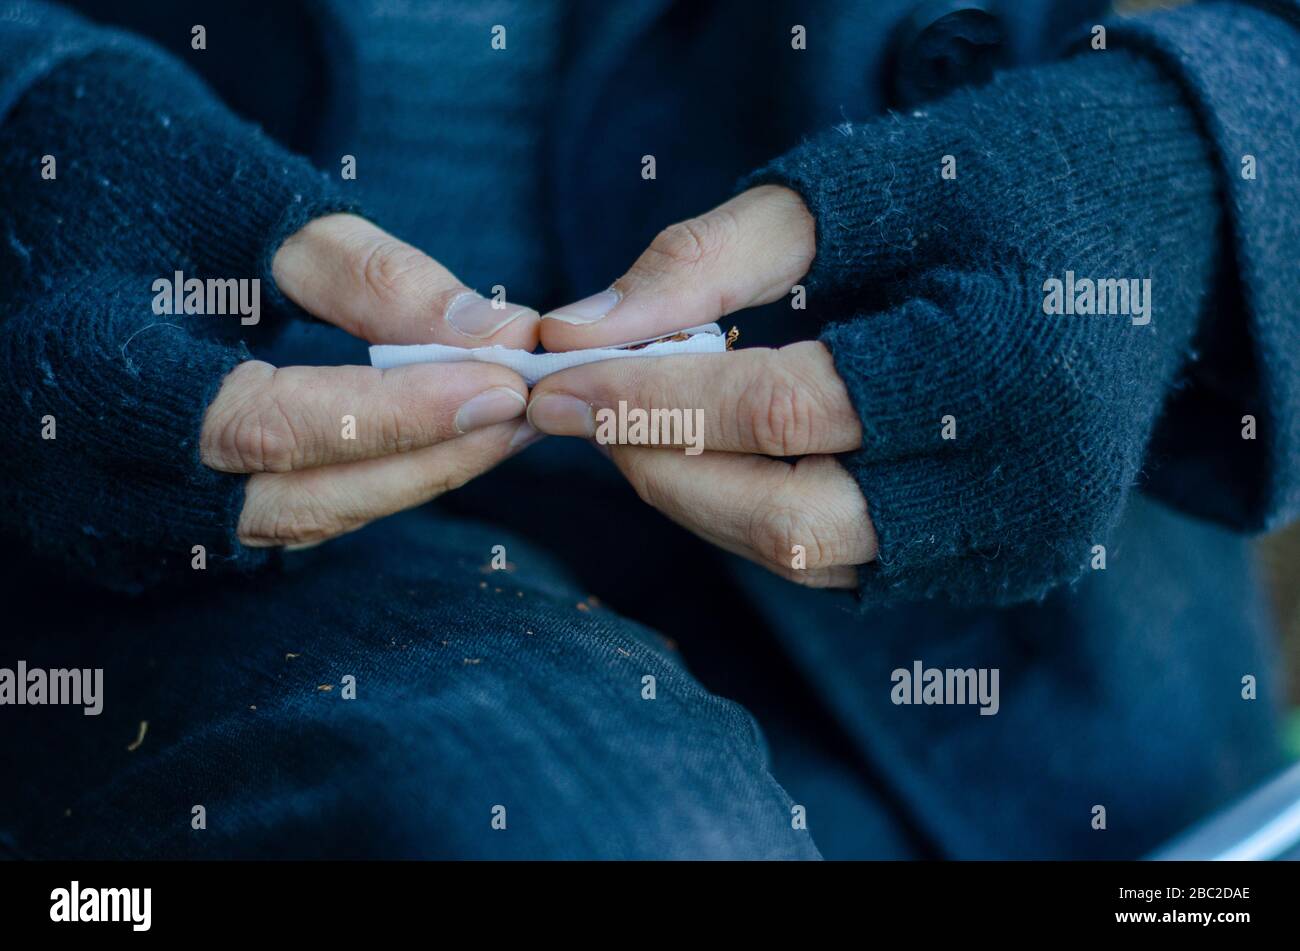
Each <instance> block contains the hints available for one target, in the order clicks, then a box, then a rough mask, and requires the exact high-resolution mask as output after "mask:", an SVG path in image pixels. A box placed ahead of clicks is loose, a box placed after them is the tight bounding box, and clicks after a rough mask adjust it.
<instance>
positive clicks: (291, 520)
mask: <svg viewBox="0 0 1300 951" xmlns="http://www.w3.org/2000/svg"><path fill="white" fill-rule="evenodd" d="M255 478H257V477H255ZM285 495H289V493H287V492H277V491H275V490H274V489H272V490H270V492H268V493H265V494H264V495H263V499H264V501H263V504H261V505H259V506H257V507H256V509H254V510H252V511H250V510H249V509H245V513H244V518H243V520H242V521H241V525H240V530H239V536H240V540H241V541H242V542H244V544H254V545H259V546H272V545H304V544H311V543H313V542H321V541H325V540H326V539H328V538H332V537H334V536H335V535H337V534H339V533H340V532H341V531H343V528H344V526H343V525H342V524H341V521H340V519H339V517H338V515H337V513H335V512H334V511H333V508H332V507H331V506H330V505H328V504H327V503H326V502H325V501H324V500H323V499H322V498H320V497H319V496H317V495H316V494H314V493H311V492H296V493H293V494H292V497H291V498H285V497H284V496H285Z"/></svg>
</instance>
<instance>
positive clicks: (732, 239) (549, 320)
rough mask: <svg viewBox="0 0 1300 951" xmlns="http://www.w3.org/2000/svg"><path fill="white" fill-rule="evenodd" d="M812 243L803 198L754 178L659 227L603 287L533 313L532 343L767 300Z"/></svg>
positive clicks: (652, 326)
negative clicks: (698, 211) (536, 333)
mask: <svg viewBox="0 0 1300 951" xmlns="http://www.w3.org/2000/svg"><path fill="white" fill-rule="evenodd" d="M815 249H816V238H815V229H814V225H813V218H812V215H811V214H809V212H808V209H807V208H806V207H805V206H804V203H803V199H802V198H800V197H799V195H798V194H796V193H795V192H793V191H791V190H790V189H788V188H784V187H782V186H779V185H760V186H759V187H758V188H752V189H750V190H749V191H746V192H742V193H741V194H739V195H737V196H736V197H734V198H732V199H731V200H730V201H728V202H726V203H725V204H722V205H719V206H718V207H717V208H714V209H713V210H712V211H710V212H708V213H706V214H704V215H701V216H700V217H698V218H691V219H689V220H687V221H682V222H679V223H678V224H675V225H672V226H671V227H669V228H666V229H664V230H663V231H661V232H660V233H659V235H658V236H657V237H656V238H655V239H654V241H653V242H651V244H650V247H649V248H647V249H646V251H645V252H644V253H643V254H642V255H641V256H640V257H639V258H637V260H636V263H635V264H633V265H632V268H631V269H630V270H629V271H628V272H627V273H626V274H624V275H623V276H622V277H620V278H619V279H618V280H617V281H615V282H614V284H613V286H612V287H610V288H609V289H608V290H604V291H601V292H600V293H598V294H594V295H592V296H591V297H588V298H585V299H583V300H580V301H577V302H576V303H573V304H567V305H565V306H563V307H559V308H557V309H555V310H553V311H551V312H550V313H548V314H545V315H543V317H542V322H541V341H542V345H543V346H544V347H545V348H546V349H547V350H553V351H558V350H579V349H584V348H588V347H605V346H612V345H617V344H623V343H631V342H634V341H640V340H647V339H651V338H655V337H661V336H664V335H666V334H669V333H672V332H674V331H677V330H684V329H686V328H688V327H695V326H698V325H700V324H707V323H710V322H712V321H715V320H718V319H720V318H722V317H725V316H726V315H727V314H730V313H733V312H734V311H737V310H743V309H744V308H746V307H754V306H757V305H759V304H767V303H770V302H771V301H774V300H776V299H778V298H779V297H781V296H782V295H783V294H785V293H786V292H787V291H788V290H789V289H790V287H791V285H793V284H794V283H795V282H796V281H798V280H799V278H801V277H802V276H803V275H804V274H806V273H807V271H808V267H809V265H810V264H811V262H812V259H813V253H814V251H815Z"/></svg>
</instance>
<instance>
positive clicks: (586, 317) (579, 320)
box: [546, 287, 623, 324]
mask: <svg viewBox="0 0 1300 951" xmlns="http://www.w3.org/2000/svg"><path fill="white" fill-rule="evenodd" d="M622 299H623V295H622V294H620V293H619V292H618V291H616V290H614V288H612V287H611V288H610V289H609V290H607V291H601V292H600V293H599V294H592V295H591V296H590V297H584V298H583V299H582V300H580V301H578V302H577V303H574V304H565V305H564V306H563V307H561V308H560V309H559V310H553V311H551V312H550V313H549V314H547V315H546V319H547V320H558V321H561V322H562V323H566V324H594V323H595V322H596V321H598V320H600V318H602V317H604V316H605V315H606V314H608V313H609V312H610V311H611V310H613V309H614V307H615V305H616V304H618V302H619V301H621V300H622Z"/></svg>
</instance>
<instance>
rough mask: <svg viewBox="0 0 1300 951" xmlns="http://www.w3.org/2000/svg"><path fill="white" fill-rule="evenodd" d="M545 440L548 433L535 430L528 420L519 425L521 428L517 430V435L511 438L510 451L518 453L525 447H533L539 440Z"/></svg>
mask: <svg viewBox="0 0 1300 951" xmlns="http://www.w3.org/2000/svg"><path fill="white" fill-rule="evenodd" d="M545 438H546V433H539V432H538V431H537V430H535V429H533V427H532V425H531V424H530V423H529V422H528V420H524V421H523V422H522V423H520V424H519V428H518V429H516V430H515V434H514V435H513V436H511V437H510V446H509V451H510V452H518V451H519V450H520V449H523V448H524V447H525V446H531V445H532V444H533V443H535V442H537V441H538V440H539V439H545Z"/></svg>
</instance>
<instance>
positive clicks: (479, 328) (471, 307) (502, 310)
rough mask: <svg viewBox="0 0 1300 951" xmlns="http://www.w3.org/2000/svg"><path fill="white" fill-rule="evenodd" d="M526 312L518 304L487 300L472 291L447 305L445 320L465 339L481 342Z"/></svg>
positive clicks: (526, 309)
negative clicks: (472, 338)
mask: <svg viewBox="0 0 1300 951" xmlns="http://www.w3.org/2000/svg"><path fill="white" fill-rule="evenodd" d="M528 310H529V308H527V307H523V306H521V305H519V304H507V303H504V302H503V301H494V300H488V299H487V298H486V297H483V296H482V295H479V294H475V293H474V292H473V291H466V292H465V293H464V294H461V295H460V296H459V297H457V298H456V299H455V300H453V301H452V302H451V304H449V305H448V307H447V314H446V319H447V323H449V324H451V325H452V327H454V328H455V329H456V330H458V331H459V332H460V333H463V334H464V335H465V336H466V337H474V338H476V339H479V340H482V339H484V338H486V337H490V336H492V335H493V334H494V333H496V332H497V331H498V330H500V329H501V328H502V327H504V326H505V325H506V324H508V323H510V321H512V320H514V319H515V318H516V317H518V316H519V315H520V314H524V313H527V312H528Z"/></svg>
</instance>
